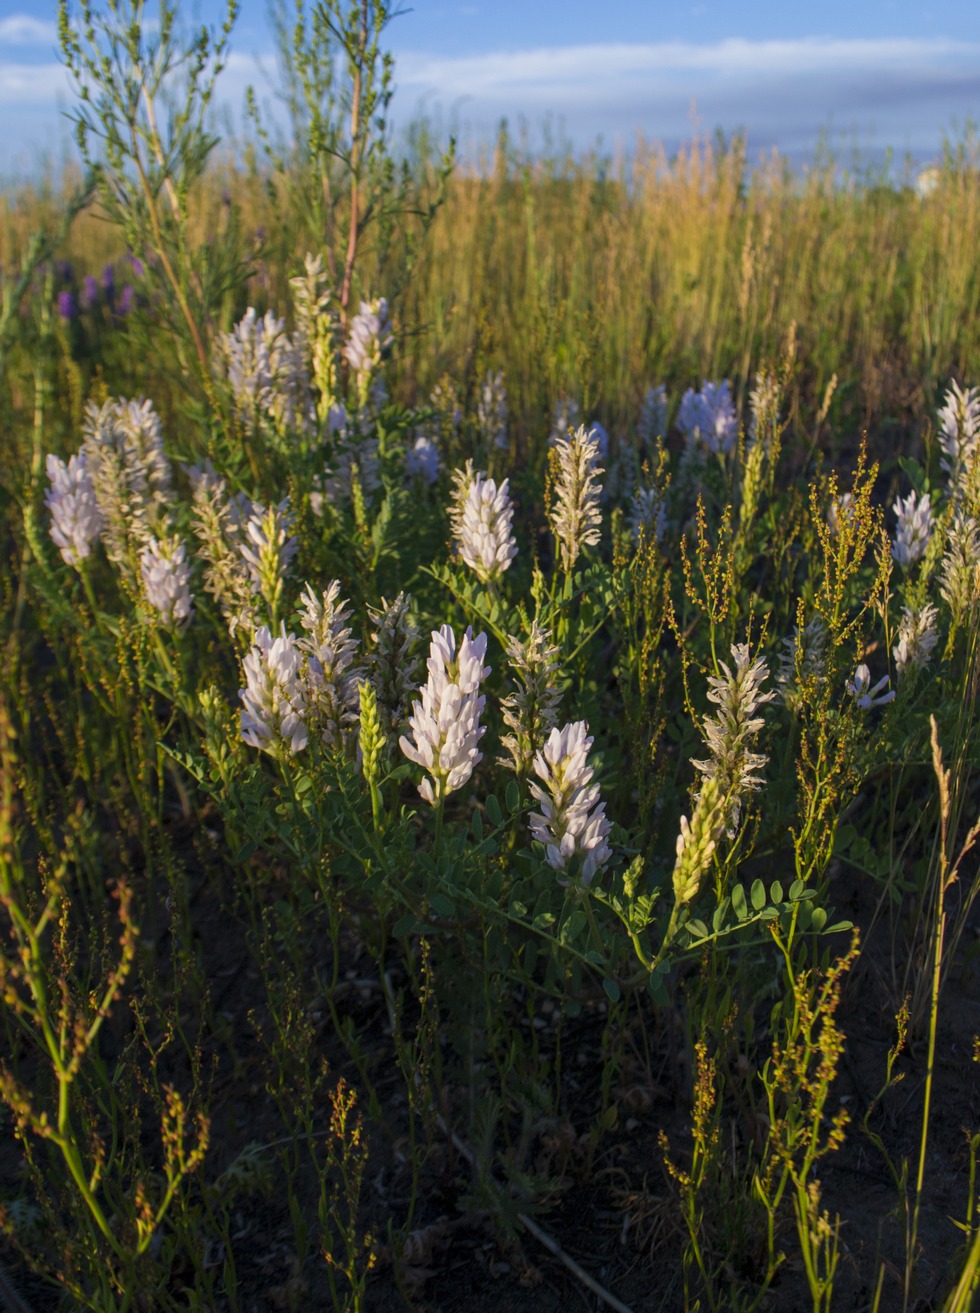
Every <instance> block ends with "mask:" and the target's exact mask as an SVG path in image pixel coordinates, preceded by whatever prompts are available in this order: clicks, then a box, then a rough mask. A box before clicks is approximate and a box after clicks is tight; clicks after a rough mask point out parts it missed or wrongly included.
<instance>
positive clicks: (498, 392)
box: [476, 369, 507, 449]
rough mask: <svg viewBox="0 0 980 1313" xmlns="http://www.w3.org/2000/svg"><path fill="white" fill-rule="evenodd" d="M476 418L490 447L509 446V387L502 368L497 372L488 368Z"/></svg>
mask: <svg viewBox="0 0 980 1313" xmlns="http://www.w3.org/2000/svg"><path fill="white" fill-rule="evenodd" d="M476 418H477V422H478V424H479V426H480V432H481V433H482V435H483V438H484V440H485V442H486V443H487V445H488V446H489V447H498V448H501V449H502V448H504V447H506V446H507V389H506V388H505V387H504V376H503V373H502V372H501V371H500V370H498V371H497V373H496V374H495V373H494V372H493V371H492V370H490V369H488V370H487V376H486V378H485V379H484V380H483V386H482V387H481V388H480V396H479V399H478V401H477V403H476Z"/></svg>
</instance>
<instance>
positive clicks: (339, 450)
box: [311, 408, 381, 514]
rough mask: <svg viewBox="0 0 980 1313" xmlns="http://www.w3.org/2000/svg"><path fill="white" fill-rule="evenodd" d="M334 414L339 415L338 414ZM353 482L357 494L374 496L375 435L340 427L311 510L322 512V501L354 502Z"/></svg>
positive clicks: (377, 478) (377, 469) (377, 479)
mask: <svg viewBox="0 0 980 1313" xmlns="http://www.w3.org/2000/svg"><path fill="white" fill-rule="evenodd" d="M341 411H342V408H341ZM337 418H338V419H339V415H338V416H337ZM355 486H356V487H357V489H358V490H359V491H358V494H357V495H360V496H362V497H368V498H370V497H373V495H374V494H375V493H376V492H377V491H378V489H379V488H380V487H381V461H380V458H379V456H378V439H377V438H370V437H359V436H358V435H357V433H356V432H350V433H349V432H347V431H346V430H345V429H341V430H340V431H339V432H338V433H337V444H336V446H335V448H334V455H333V459H332V461H331V463H330V464H329V465H328V466H327V467H326V469H325V470H324V471H323V478H322V480H321V490H320V494H319V499H318V505H317V506H314V513H315V514H321V513H322V509H323V502H324V501H327V502H329V503H330V504H331V505H332V506H340V505H342V504H343V503H344V502H353V501H354V498H355ZM311 501H312V498H311Z"/></svg>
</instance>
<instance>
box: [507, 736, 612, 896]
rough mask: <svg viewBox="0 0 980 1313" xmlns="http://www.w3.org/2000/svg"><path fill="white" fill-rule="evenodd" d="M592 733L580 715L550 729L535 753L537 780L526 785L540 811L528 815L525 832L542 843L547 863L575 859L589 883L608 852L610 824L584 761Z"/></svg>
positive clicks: (559, 866) (562, 864)
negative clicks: (527, 829)
mask: <svg viewBox="0 0 980 1313" xmlns="http://www.w3.org/2000/svg"><path fill="white" fill-rule="evenodd" d="M591 747H592V738H591V736H590V735H589V732H588V726H587V725H586V723H585V721H584V720H577V721H574V722H572V723H571V724H568V725H564V726H563V727H562V728H561V729H557V728H555V729H553V730H552V731H551V733H550V734H549V735H548V738H547V740H546V741H545V745H544V747H543V748H542V749H541V751H540V752H538V753H537V754H536V755H535V758H534V773H535V774H536V775H537V776H538V778H539V779H540V780H541V781H542V782H543V784H544V786H545V787H544V788H542V787H541V785H540V784H535V783H532V784H531V785H530V789H531V794H532V796H533V797H534V799H535V800H536V801H537V802H538V803H540V805H541V811H540V812H532V813H531V815H530V817H529V818H528V819H529V821H530V825H531V834H532V836H533V838H535V839H537V841H538V842H539V843H542V844H544V846H545V852H546V856H547V861H548V865H549V866H551V867H552V868H553V869H554V870H556V871H566V870H568V868H569V866H570V865H571V864H572V863H573V861H576V860H577V861H579V862H581V866H580V875H581V880H582V883H583V884H585V885H588V884H591V883H592V879H593V877H594V876H595V873H596V871H598V870H599V869H600V868H601V867H603V866H605V864H606V862H608V861H609V858H610V857H611V856H612V850H611V849H610V847H609V844H608V843H607V842H606V840H607V838H608V837H609V831H610V829H611V826H610V824H609V821H608V820H607V819H606V804H605V803H604V802H602V801H601V800H600V797H599V786H598V784H594V783H593V782H592V777H593V774H594V772H593V770H592V767H591V766H590V765H589V761H588V757H589V749H590V748H591Z"/></svg>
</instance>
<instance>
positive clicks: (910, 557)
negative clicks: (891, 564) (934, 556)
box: [892, 492, 932, 569]
mask: <svg viewBox="0 0 980 1313" xmlns="http://www.w3.org/2000/svg"><path fill="white" fill-rule="evenodd" d="M892 510H893V511H894V512H895V515H896V517H897V519H898V525H897V528H896V530H895V541H894V543H892V556H893V557H894V558H895V560H896V561H897V562H898V564H899V565H900V566H902V567H903V569H904V568H907V567H908V566H910V565H911V564H912V562H913V561H917V560H919V558H920V557H922V556H924V555H925V552H926V548H927V547H928V546H929V539H930V538H931V536H932V508H931V506H930V504H929V494H928V493H927V492H926V493H923V494H922V496H921V497H916V495H915V493H914V492H910V493H909V495H908V496H907V497H905V498H904V499H903V498H901V497H896V498H895V503H894V505H893V506H892Z"/></svg>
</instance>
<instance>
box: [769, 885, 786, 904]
mask: <svg viewBox="0 0 980 1313" xmlns="http://www.w3.org/2000/svg"><path fill="white" fill-rule="evenodd" d="M769 896H770V898H771V899H772V901H773V902H774V903H781V902H782V901H783V886H782V885H781V884H780V883H779V881H778V880H773V882H772V884H771V885H770V886H769Z"/></svg>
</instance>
